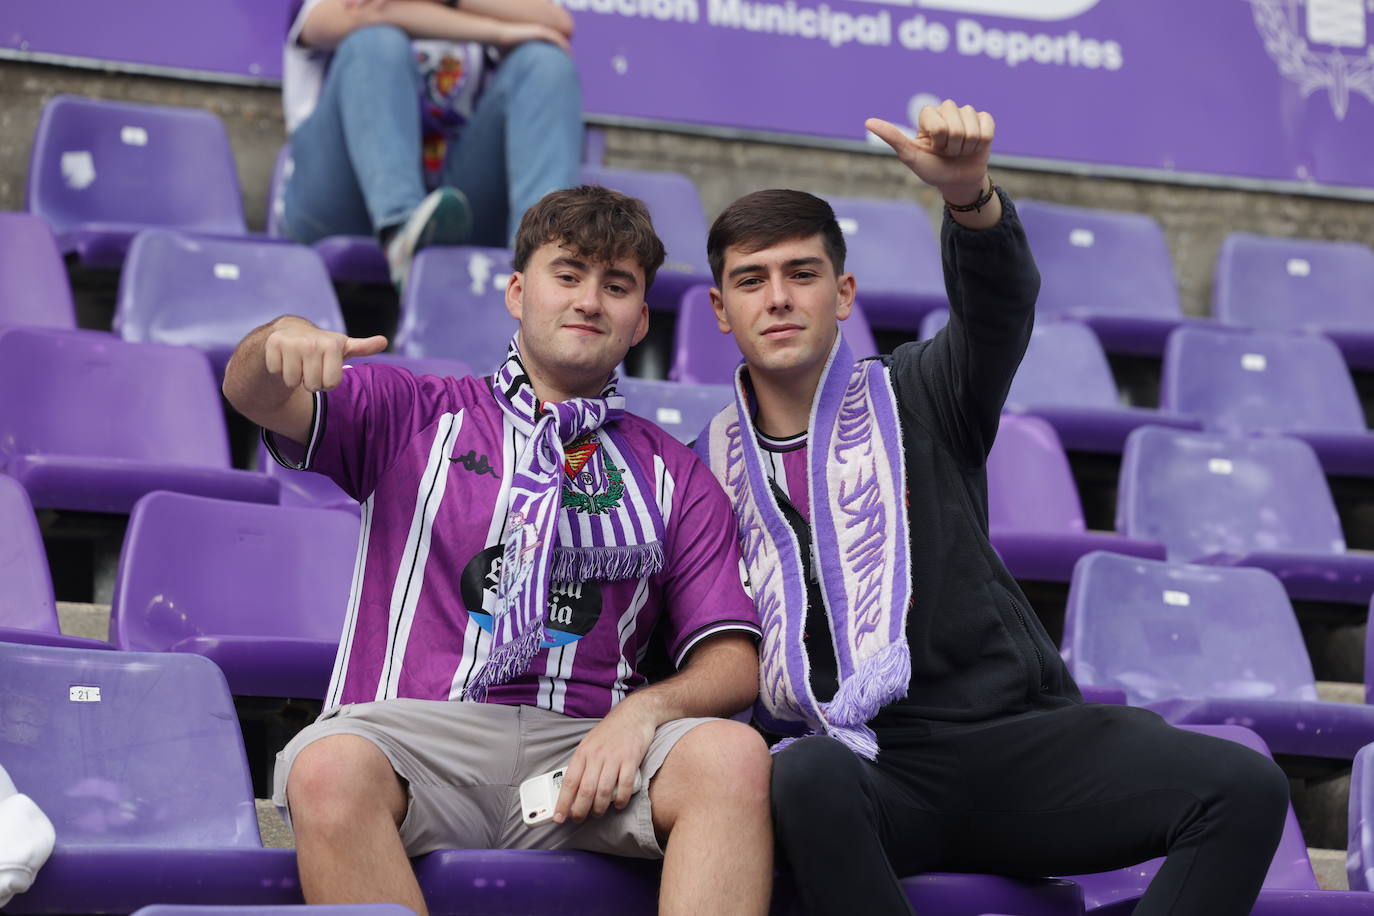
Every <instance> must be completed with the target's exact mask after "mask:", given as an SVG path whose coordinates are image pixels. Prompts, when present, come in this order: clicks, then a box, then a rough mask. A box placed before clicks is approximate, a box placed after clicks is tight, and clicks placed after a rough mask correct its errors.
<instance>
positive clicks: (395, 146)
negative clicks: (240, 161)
mask: <svg viewBox="0 0 1374 916" xmlns="http://www.w3.org/2000/svg"><path fill="white" fill-rule="evenodd" d="M419 98H420V74H419V71H418V69H417V67H416V64H415V61H414V58H413V55H412V53H411V48H410V39H409V38H408V37H407V36H406V34H405V33H404V32H402V31H401V30H400V29H398V28H395V27H393V26H385V25H378V26H368V27H367V28H363V29H359V30H357V31H356V32H353V33H352V34H351V35H349V36H348V37H347V38H345V39H344V41H343V43H342V44H340V45H339V47H338V49H337V50H336V51H335V53H334V57H333V60H332V61H331V63H330V67H329V72H328V74H327V75H326V77H325V82H324V89H323V90H322V92H321V93H320V99H319V103H318V104H317V106H316V108H315V110H314V111H313V112H311V114H310V117H308V118H306V119H305V121H303V122H301V124H300V125H299V126H298V127H297V128H296V130H295V131H294V132H293V133H292V135H291V158H292V160H293V162H294V170H293V172H292V174H291V177H290V179H289V180H288V181H287V183H286V191H285V197H286V201H285V203H286V208H285V214H284V217H283V225H284V228H285V230H286V233H287V235H289V236H290V237H291V238H292V239H295V240H296V241H298V242H302V243H307V244H308V243H310V242H314V241H317V240H319V239H321V238H324V237H325V236H329V235H373V234H377V233H380V232H381V231H382V230H383V229H386V228H389V227H393V226H397V225H399V224H401V223H402V222H404V221H405V219H406V217H407V216H409V215H410V212H411V210H413V209H414V208H415V207H416V205H418V204H419V203H420V201H421V200H422V199H424V196H425V184H424V179H423V177H422V174H421V167H420V102H419ZM581 160H582V90H581V88H580V86H579V84H578V80H577V71H576V70H575V69H574V67H573V63H572V60H571V59H570V58H569V57H568V55H567V54H565V53H563V51H562V50H560V49H559V48H557V47H555V46H553V45H551V44H548V43H546V42H529V43H526V44H523V45H520V46H518V47H516V48H514V49H513V50H511V51H509V52H508V53H507V54H506V55H505V57H504V58H503V59H502V61H501V64H500V66H499V67H498V68H497V70H496V72H495V73H494V74H492V75H491V77H490V78H489V80H488V82H487V85H486V88H485V90H484V91H483V93H482V96H481V98H480V99H479V100H478V102H477V109H476V111H475V112H474V113H473V117H472V120H471V121H469V122H468V124H467V125H466V126H465V127H464V129H463V131H462V133H461V134H460V135H459V138H458V142H457V143H455V144H451V145H450V146H449V148H448V153H447V155H446V157H445V160H444V171H443V183H444V184H446V185H451V186H452V187H456V188H458V189H459V190H461V191H462V192H463V193H464V194H466V195H467V198H468V202H469V203H470V204H471V205H472V210H473V238H472V239H471V242H472V243H473V244H476V245H494V246H500V245H509V244H511V242H512V241H513V240H514V238H515V231H516V229H517V228H519V226H520V218H521V217H522V216H524V214H525V211H526V210H527V209H529V208H530V207H531V206H533V205H534V204H535V203H536V202H537V201H538V200H539V198H541V197H543V196H544V195H545V194H547V193H548V192H549V191H556V190H559V189H561V188H567V187H572V186H573V185H575V184H577V182H578V170H579V168H580V163H581Z"/></svg>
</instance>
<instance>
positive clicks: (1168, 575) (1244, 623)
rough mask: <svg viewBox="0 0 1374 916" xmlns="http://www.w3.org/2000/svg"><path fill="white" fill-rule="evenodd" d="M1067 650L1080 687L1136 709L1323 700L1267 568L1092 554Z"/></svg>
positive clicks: (1084, 562)
mask: <svg viewBox="0 0 1374 916" xmlns="http://www.w3.org/2000/svg"><path fill="white" fill-rule="evenodd" d="M1062 647H1063V651H1064V658H1065V661H1066V662H1067V663H1068V665H1069V671H1070V672H1071V673H1072V674H1073V676H1074V678H1075V679H1077V680H1078V681H1079V682H1080V683H1084V684H1096V685H1101V686H1112V687H1120V688H1121V689H1123V690H1125V691H1126V697H1127V699H1128V700H1129V701H1130V702H1131V703H1133V704H1143V703H1151V702H1154V701H1156V700H1165V699H1170V698H1174V697H1231V698H1240V699H1264V700H1316V699H1317V685H1316V679H1315V678H1314V676H1313V674H1312V662H1311V661H1310V660H1309V659H1308V657H1307V650H1306V649H1305V648H1304V647H1303V641H1302V631H1301V630H1300V629H1299V628H1298V621H1297V618H1296V617H1295V616H1294V614H1293V606H1292V605H1291V604H1290V603H1289V601H1288V595H1287V594H1286V593H1285V592H1284V590H1283V583H1281V582H1280V581H1279V580H1278V577H1277V576H1275V575H1274V574H1273V573H1270V572H1268V571H1266V570H1263V569H1253V568H1247V567H1239V566H1237V567H1228V566H1193V565H1185V564H1181V563H1163V562H1160V561H1157V560H1142V559H1138V558H1136V557H1126V556H1121V555H1119V554H1113V553H1105V552H1103V551H1094V552H1092V553H1090V554H1087V555H1086V556H1084V557H1083V558H1082V559H1081V560H1079V561H1078V564H1077V565H1076V566H1075V567H1074V570H1073V580H1072V582H1071V583H1070V585H1069V601H1068V608H1067V612H1066V615H1065V618H1064V638H1063V641H1062Z"/></svg>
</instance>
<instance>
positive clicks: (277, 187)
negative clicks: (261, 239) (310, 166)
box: [267, 143, 296, 239]
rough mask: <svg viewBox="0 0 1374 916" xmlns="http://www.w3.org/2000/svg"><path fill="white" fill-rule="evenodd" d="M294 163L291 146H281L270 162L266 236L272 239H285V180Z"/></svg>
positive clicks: (289, 174)
mask: <svg viewBox="0 0 1374 916" xmlns="http://www.w3.org/2000/svg"><path fill="white" fill-rule="evenodd" d="M295 167H296V163H295V162H294V161H293V160H292V159H291V144H289V143H284V144H282V147H281V149H279V150H277V158H276V159H274V160H272V178H271V180H270V182H269V183H268V185H267V235H268V236H269V237H271V238H274V239H284V238H286V227H285V226H283V225H282V217H283V215H284V214H285V213H286V179H288V178H290V177H291V171H292V170H293V169H294V168H295Z"/></svg>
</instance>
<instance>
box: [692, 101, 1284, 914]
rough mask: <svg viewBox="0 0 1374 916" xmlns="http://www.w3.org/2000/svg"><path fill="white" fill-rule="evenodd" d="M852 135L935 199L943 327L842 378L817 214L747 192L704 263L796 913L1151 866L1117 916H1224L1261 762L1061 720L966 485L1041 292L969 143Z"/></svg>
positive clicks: (899, 903)
mask: <svg viewBox="0 0 1374 916" xmlns="http://www.w3.org/2000/svg"><path fill="white" fill-rule="evenodd" d="M867 126H868V128H869V129H870V130H871V131H873V133H875V134H876V135H877V136H879V137H880V138H881V139H883V140H884V141H886V142H887V143H888V144H889V145H891V146H892V147H893V149H894V150H895V151H896V152H897V155H898V157H899V159H900V160H901V161H902V162H903V163H904V164H905V165H906V166H907V167H908V168H909V169H911V171H912V172H914V173H915V174H916V176H917V177H919V178H921V179H922V180H923V181H925V182H926V183H927V184H929V185H931V186H933V187H935V188H936V189H937V190H938V191H940V192H941V194H942V195H943V196H944V199H945V201H946V203H947V204H948V207H947V209H946V215H945V219H944V226H943V229H942V237H941V247H942V250H943V256H944V271H945V283H946V287H947V290H948V293H949V301H950V310H951V315H950V321H949V325H948V327H947V328H945V329H944V330H943V331H941V332H940V334H938V335H937V336H936V337H935V338H934V339H933V340H930V341H919V342H914V343H907V344H904V345H902V346H901V347H898V348H897V350H896V352H894V353H893V354H892V355H891V356H890V357H883V358H882V359H880V360H866V361H860V362H855V361H854V359H853V357H852V355H851V354H850V353H849V351H848V348H847V347H846V346H845V345H844V342H843V338H842V337H841V335H839V333H838V324H837V321H843V320H844V319H845V318H847V317H848V315H849V312H850V309H851V308H852V305H853V302H854V296H855V279H854V277H853V275H851V274H848V273H844V239H843V237H842V235H841V233H840V230H839V227H838V225H837V224H836V221H835V218H834V214H833V213H832V211H831V209H830V207H829V205H827V204H826V203H825V202H824V201H822V200H820V199H818V198H815V197H812V196H811V195H809V194H804V193H801V192H797V191H762V192H758V193H756V194H751V195H748V196H746V197H744V198H741V199H740V200H738V201H736V202H735V203H734V204H732V205H731V206H730V207H729V208H728V209H727V210H726V211H725V212H724V213H723V214H722V215H721V216H720V218H719V219H717V220H716V222H715V224H714V226H713V227H712V229H711V234H710V238H709V240H708V243H707V248H708V254H709V257H710V260H711V267H712V271H713V273H714V276H715V281H716V284H717V288H716V289H713V290H712V292H711V297H712V304H713V306H714V308H715V312H716V317H717V320H718V322H719V325H720V329H721V330H722V331H723V332H725V333H730V334H733V335H734V337H735V341H736V343H737V344H738V346H739V348H740V351H741V353H742V354H743V355H744V360H745V365H744V366H743V367H742V368H741V370H740V373H739V375H738V376H737V381H736V389H737V390H736V403H735V404H734V405H732V406H730V407H728V408H727V409H726V410H724V411H723V412H722V413H721V414H720V415H719V416H717V417H716V419H715V420H713V421H712V422H711V424H710V425H709V426H708V427H707V429H706V430H705V431H704V432H703V433H702V435H701V437H700V438H699V439H698V441H697V449H698V452H699V453H700V454H701V455H702V457H703V458H704V459H705V460H706V461H707V462H708V463H709V464H710V466H711V469H712V471H713V472H714V473H715V474H716V476H717V477H718V479H720V481H721V482H722V484H723V485H724V486H725V489H726V492H727V494H729V496H730V497H731V500H732V502H733V503H734V506H735V510H736V513H737V515H738V517H739V531H740V542H741V547H742V549H743V552H744V555H745V562H746V565H747V567H748V574H749V579H750V583H751V588H752V591H753V594H754V599H755V603H756V604H757V605H758V607H759V611H760V615H761V617H762V622H763V627H764V635H765V641H764V646H763V648H762V649H761V652H760V654H761V656H762V658H761V665H762V684H761V690H760V702H759V706H758V707H757V709H756V713H757V717H758V719H759V721H760V722H761V724H762V725H763V727H764V728H765V730H767V731H770V732H774V733H776V734H780V735H784V734H785V735H791V736H794V737H790V738H787V739H785V743H784V744H783V745H782V747H781V749H780V750H779V748H778V747H775V751H776V752H777V753H776V756H775V758H774V767H773V782H772V793H773V811H774V820H775V836H776V841H777V844H778V851H779V853H780V854H781V855H780V858H781V860H782V861H783V862H785V863H787V864H789V865H790V866H791V871H792V874H793V876H794V877H795V879H796V881H797V885H798V889H799V891H800V893H801V897H802V900H803V902H804V905H805V907H806V909H807V912H809V913H812V914H821V913H835V914H840V913H845V914H848V913H864V914H867V916H877V914H905V913H910V912H911V910H910V906H909V904H908V903H907V901H906V898H905V896H904V895H903V893H902V891H901V888H900V886H899V884H898V880H897V879H898V877H899V876H904V875H909V874H913V873H917V872H922V871H936V870H942V871H970V872H996V873H1002V874H1010V875H1022V876H1036V875H1056V874H1058V875H1064V874H1079V873H1086V872H1093V871H1104V870H1108V869H1113V868H1119V867H1124V866H1127V865H1131V864H1134V863H1137V862H1141V861H1144V860H1146V859H1150V858H1153V857H1156V856H1160V855H1167V856H1168V860H1167V862H1166V863H1165V865H1164V866H1163V868H1162V869H1161V870H1160V872H1159V874H1158V876H1157V877H1156V878H1155V880H1154V882H1153V883H1152V885H1151V887H1150V889H1149V891H1148V893H1146V895H1145V896H1144V897H1143V898H1142V901H1141V903H1140V905H1139V907H1138V908H1137V909H1136V913H1137V916H1160V914H1164V913H1172V914H1198V916H1202V914H1206V916H1226V914H1243V913H1248V912H1249V910H1250V906H1251V904H1252V902H1253V901H1254V899H1255V896H1256V895H1257V893H1258V891H1259V888H1260V884H1261V882H1262V880H1263V878H1264V875H1265V872H1266V871H1267V869H1268V865H1269V862H1270V859H1271V858H1272V856H1273V852H1274V849H1275V847H1276V846H1277V844H1278V840H1279V836H1280V834H1281V832H1282V828H1283V821H1284V816H1285V813H1286V810H1287V802H1288V786H1287V781H1286V779H1285V778H1284V776H1283V773H1282V771H1281V770H1279V768H1278V767H1277V766H1276V765H1275V764H1274V763H1273V762H1272V761H1270V760H1268V759H1266V758H1264V757H1263V756H1262V755H1259V754H1256V753H1254V752H1253V751H1251V750H1248V749H1246V748H1244V747H1242V746H1240V745H1238V744H1234V743H1231V742H1228V741H1224V740H1220V739H1216V738H1211V737H1207V736H1203V735H1198V734H1195V733H1191V732H1184V731H1181V730H1178V729H1175V728H1172V727H1170V726H1169V725H1167V724H1165V723H1164V721H1163V720H1162V719H1160V718H1159V717H1158V716H1156V715H1155V714H1154V713H1152V712H1148V711H1146V710H1142V709H1136V708H1130V707H1121V706H1104V705H1090V704H1084V703H1083V701H1082V697H1081V696H1080V694H1079V691H1078V688H1077V687H1076V686H1075V685H1074V683H1073V680H1072V678H1071V677H1070V676H1069V674H1068V671H1067V670H1066V668H1065V666H1064V664H1063V662H1062V661H1061V659H1060V657H1059V654H1058V651H1057V649H1056V647H1055V645H1054V644H1053V643H1052V642H1051V641H1050V639H1049V638H1048V636H1047V635H1046V633H1045V631H1044V628H1043V627H1042V626H1041V624H1040V621H1039V620H1038V619H1037V618H1036V616H1035V614H1034V613H1033V612H1032V611H1031V609H1030V605H1029V603H1028V602H1027V601H1026V598H1025V596H1024V595H1023V594H1022V592H1021V590H1020V588H1019V587H1018V586H1017V584H1016V581H1015V580H1014V579H1013V578H1012V576H1011V575H1010V574H1009V573H1008V572H1007V569H1006V567H1005V566H1003V564H1002V562H1001V561H1000V560H999V559H998V557H997V555H996V553H994V551H993V548H992V546H991V544H990V543H989V542H988V534H987V478H986V473H985V461H986V458H987V454H988V450H989V449H990V448H991V446H992V442H993V438H994V436H995V435H996V432H997V425H998V417H999V414H1000V411H1001V409H1002V404H1003V401H1004V400H1005V398H1006V394H1007V390H1008V388H1009V386H1010V384H1011V379H1012V376H1013V375H1014V374H1015V372H1016V368H1017V365H1018V364H1019V362H1020V360H1021V357H1022V354H1023V353H1024V351H1025V347H1026V342H1027V340H1028V338H1029V337H1030V332H1031V327H1032V324H1033V320H1034V306H1035V299H1036V295H1037V292H1038V290H1039V274H1038V272H1037V271H1036V268H1035V264H1034V261H1033V260H1032V258H1031V253H1030V249H1029V248H1028V247H1027V244H1026V239H1025V235H1024V233H1023V232H1022V229H1021V225H1020V222H1019V221H1018V219H1017V216H1016V211H1015V208H1014V207H1013V206H1012V204H1011V201H1010V200H1009V199H1008V198H1007V197H1006V195H1005V194H1004V193H1002V192H1001V191H1000V189H997V188H995V187H994V186H993V185H992V182H991V179H990V178H989V176H988V173H987V162H988V151H989V147H990V145H991V141H992V136H993V131H994V125H993V122H992V118H991V117H990V116H989V115H988V114H987V113H986V112H978V111H975V110H974V109H973V108H972V107H970V106H963V107H959V106H957V105H955V104H954V103H953V102H952V101H946V102H944V103H943V104H942V105H941V106H939V107H938V108H935V107H927V108H926V109H924V110H923V111H922V112H921V115H920V122H919V131H918V134H917V136H916V137H914V138H911V137H908V136H906V135H904V134H903V133H902V132H901V131H899V130H898V129H897V128H895V127H894V126H892V125H891V124H888V123H887V122H885V121H879V120H876V119H875V120H871V121H869V122H868V125H867Z"/></svg>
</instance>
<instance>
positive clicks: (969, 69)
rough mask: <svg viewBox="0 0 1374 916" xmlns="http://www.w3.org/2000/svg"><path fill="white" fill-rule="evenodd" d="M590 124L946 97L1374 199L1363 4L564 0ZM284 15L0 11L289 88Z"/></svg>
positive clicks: (1063, 149) (13, 38)
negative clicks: (597, 118) (1368, 192)
mask: <svg viewBox="0 0 1374 916" xmlns="http://www.w3.org/2000/svg"><path fill="white" fill-rule="evenodd" d="M560 2H562V4H563V5H564V6H565V7H567V8H568V9H569V10H571V11H572V12H573V15H574V18H575V19H576V21H577V26H578V32H577V35H576V37H575V38H574V41H573V46H574V53H575V54H576V56H577V60H578V63H579V66H580V69H581V72H582V79H583V85H584V88H585V97H586V106H587V111H588V112H589V113H590V114H592V115H606V116H620V117H630V118H642V119H648V120H651V121H661V122H673V123H679V124H689V125H702V126H709V127H727V128H743V129H749V130H761V131H771V132H778V133H784V134H794V135H802V136H811V137H822V138H828V139H842V140H854V141H861V142H862V141H863V140H865V139H866V138H865V135H864V131H863V126H862V125H863V120H864V118H865V117H867V116H870V115H876V116H878V117H883V118H887V119H888V120H890V121H893V122H895V123H898V124H903V125H907V126H910V125H911V123H912V122H913V120H914V118H915V112H916V111H917V110H918V109H919V107H920V105H921V104H923V103H925V102H927V101H932V100H933V101H938V100H940V99H943V98H946V97H952V98H955V99H958V100H959V101H961V102H968V103H971V104H973V105H976V106H978V107H979V108H984V109H987V110H988V111H991V112H992V113H993V115H994V116H995V117H996V119H997V123H998V138H997V142H996V147H995V151H996V152H998V153H1001V154H1004V155H1010V156H1021V157H1031V158H1036V159H1049V160H1062V161H1067V162H1076V163H1086V164H1100V165H1104V166H1125V167H1131V168H1142V169H1150V170H1164V171H1169V172H1186V173H1203V174H1211V175H1224V176H1235V177H1241V178H1250V179H1265V180H1279V181H1298V182H1308V183H1318V184H1324V185H1346V186H1353V187H1359V188H1371V187H1374V156H1371V155H1370V154H1369V150H1370V149H1374V14H1371V13H1370V12H1369V11H1368V10H1367V9H1366V7H1367V6H1368V4H1367V3H1366V2H1365V0H560ZM291 6H292V0H136V2H135V0H130V2H125V3H110V2H107V0H0V48H7V49H10V50H11V51H18V52H21V53H31V54H39V55H67V56H72V57H81V58H95V59H102V60H110V61H123V62H129V63H134V64H144V65H152V66H155V67H171V68H178V69H183V70H190V71H200V72H209V73H219V74H225V75H231V76H232V75H240V76H250V77H259V78H264V79H269V80H272V79H279V78H280V75H281V40H282V37H283V36H284V34H285V31H286V27H287V19H288V17H289V15H290V8H291Z"/></svg>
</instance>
